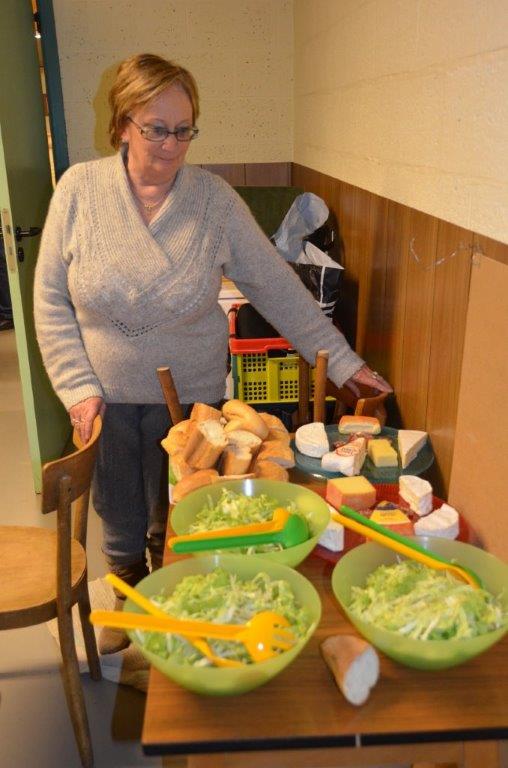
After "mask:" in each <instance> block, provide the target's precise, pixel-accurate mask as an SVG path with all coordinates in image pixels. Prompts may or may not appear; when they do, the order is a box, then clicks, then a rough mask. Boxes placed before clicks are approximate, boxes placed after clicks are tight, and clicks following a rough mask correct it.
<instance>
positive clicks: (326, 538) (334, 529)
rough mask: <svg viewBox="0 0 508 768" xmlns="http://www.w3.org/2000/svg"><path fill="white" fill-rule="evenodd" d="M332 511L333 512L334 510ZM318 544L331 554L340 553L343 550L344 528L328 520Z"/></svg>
mask: <svg viewBox="0 0 508 768" xmlns="http://www.w3.org/2000/svg"><path fill="white" fill-rule="evenodd" d="M331 509H333V507H331ZM333 511H334V512H335V510H333ZM318 544H321V546H322V547H326V549H329V550H330V551H331V552H342V550H343V549H344V526H343V525H341V524H340V523H337V522H335V520H330V522H329V523H328V525H327V526H326V528H325V530H324V531H323V533H322V534H321V537H320V539H319V541H318Z"/></svg>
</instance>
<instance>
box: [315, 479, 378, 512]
mask: <svg viewBox="0 0 508 768" xmlns="http://www.w3.org/2000/svg"><path fill="white" fill-rule="evenodd" d="M326 500H327V502H328V503H329V504H331V505H332V507H335V508H336V509H338V508H339V507H340V505H341V504H346V505H347V506H348V507H352V508H353V509H357V510H360V509H368V508H369V507H371V506H372V505H373V504H374V503H375V501H376V489H375V488H374V486H373V485H372V483H369V481H368V480H367V478H366V477H363V476H362V475H360V476H359V477H337V478H335V477H334V478H333V480H328V482H327V484H326Z"/></svg>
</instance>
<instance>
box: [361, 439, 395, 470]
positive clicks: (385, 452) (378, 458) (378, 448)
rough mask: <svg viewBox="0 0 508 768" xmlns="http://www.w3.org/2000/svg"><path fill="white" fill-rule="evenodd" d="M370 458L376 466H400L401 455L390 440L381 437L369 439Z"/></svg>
mask: <svg viewBox="0 0 508 768" xmlns="http://www.w3.org/2000/svg"><path fill="white" fill-rule="evenodd" d="M368 451H369V458H370V460H371V461H372V463H373V464H374V466H376V467H398V466H399V457H398V456H397V451H396V450H395V449H394V448H392V446H391V444H390V441H389V440H386V438H384V437H381V438H379V439H378V440H369V448H368Z"/></svg>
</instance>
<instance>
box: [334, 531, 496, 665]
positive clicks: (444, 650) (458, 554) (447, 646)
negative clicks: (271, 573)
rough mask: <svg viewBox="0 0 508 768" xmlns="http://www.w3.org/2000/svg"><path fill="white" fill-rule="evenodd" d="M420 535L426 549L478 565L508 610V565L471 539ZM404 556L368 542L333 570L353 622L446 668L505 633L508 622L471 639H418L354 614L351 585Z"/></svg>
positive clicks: (404, 654) (379, 644)
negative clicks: (470, 540) (448, 538)
mask: <svg viewBox="0 0 508 768" xmlns="http://www.w3.org/2000/svg"><path fill="white" fill-rule="evenodd" d="M415 538H416V539H417V541H418V543H419V544H420V545H421V546H423V547H425V548H426V549H430V550H432V551H433V552H436V553H437V554H439V555H442V556H443V557H446V558H448V559H449V560H452V559H455V560H456V561H457V563H459V564H461V565H465V566H467V567H469V568H472V570H474V571H476V573H477V574H478V575H479V576H480V578H481V579H482V580H483V582H484V585H485V588H486V589H488V590H489V592H491V593H492V594H494V595H500V596H501V599H502V601H503V605H504V608H505V610H508V590H507V587H508V565H506V564H505V563H503V562H501V560H498V559H497V558H496V557H494V556H493V555H490V554H489V553H488V552H484V551H483V550H482V549H478V547H473V546H472V545H471V544H464V543H462V542H460V541H449V540H447V539H440V538H436V537H430V536H422V537H415ZM398 558H400V556H399V555H397V553H396V552H393V551H392V550H390V549H386V547H383V546H381V545H380V544H374V543H369V544H362V545H361V546H359V547H356V548H355V549H353V550H351V552H348V553H347V554H346V555H344V557H342V558H341V559H340V560H339V562H338V563H337V565H336V566H335V568H334V571H333V574H332V588H333V592H334V594H335V597H336V598H337V600H338V601H339V603H340V605H341V607H342V609H343V610H344V612H345V613H346V614H347V616H348V618H349V620H350V621H351V623H352V624H354V626H355V627H356V628H357V630H358V631H359V632H360V634H362V635H363V636H364V637H365V638H367V640H369V641H370V642H371V643H372V644H373V645H375V646H376V648H378V649H379V650H380V651H383V653H386V655H387V656H390V658H392V659H395V661H398V662H400V664H404V665H405V666H407V667H415V668H416V669H446V668H447V667H456V666H458V665H459V664H463V663H464V662H465V661H469V659H473V658H474V657H475V656H478V654H480V653H483V652H484V651H486V650H487V648H490V646H491V645H494V643H496V642H497V641H498V640H500V639H501V637H502V636H503V635H504V634H505V632H506V631H507V629H508V627H506V626H505V627H502V628H500V629H496V630H495V631H493V632H488V633H486V634H485V635H480V636H479V637H474V638H471V639H469V640H413V639H411V638H407V637H402V636H401V635H399V634H397V633H396V632H390V631H389V630H385V629H380V628H378V627H375V626H374V625H372V624H369V623H367V622H365V621H363V620H361V619H359V618H357V617H356V616H354V615H353V614H352V613H351V612H350V611H349V609H348V606H349V604H350V601H351V587H353V586H358V587H363V586H364V585H365V581H366V579H367V576H368V575H369V573H371V572H372V571H374V570H375V569H376V568H377V567H378V566H379V565H383V564H385V565H390V564H392V563H395V562H397V560H398Z"/></svg>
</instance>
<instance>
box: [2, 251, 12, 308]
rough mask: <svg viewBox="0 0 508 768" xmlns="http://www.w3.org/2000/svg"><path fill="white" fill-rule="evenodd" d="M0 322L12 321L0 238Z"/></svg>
mask: <svg viewBox="0 0 508 768" xmlns="http://www.w3.org/2000/svg"><path fill="white" fill-rule="evenodd" d="M0 320H12V304H11V294H10V291H9V279H8V277H7V262H6V260H5V252H4V241H3V238H2V237H1V236H0Z"/></svg>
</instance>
